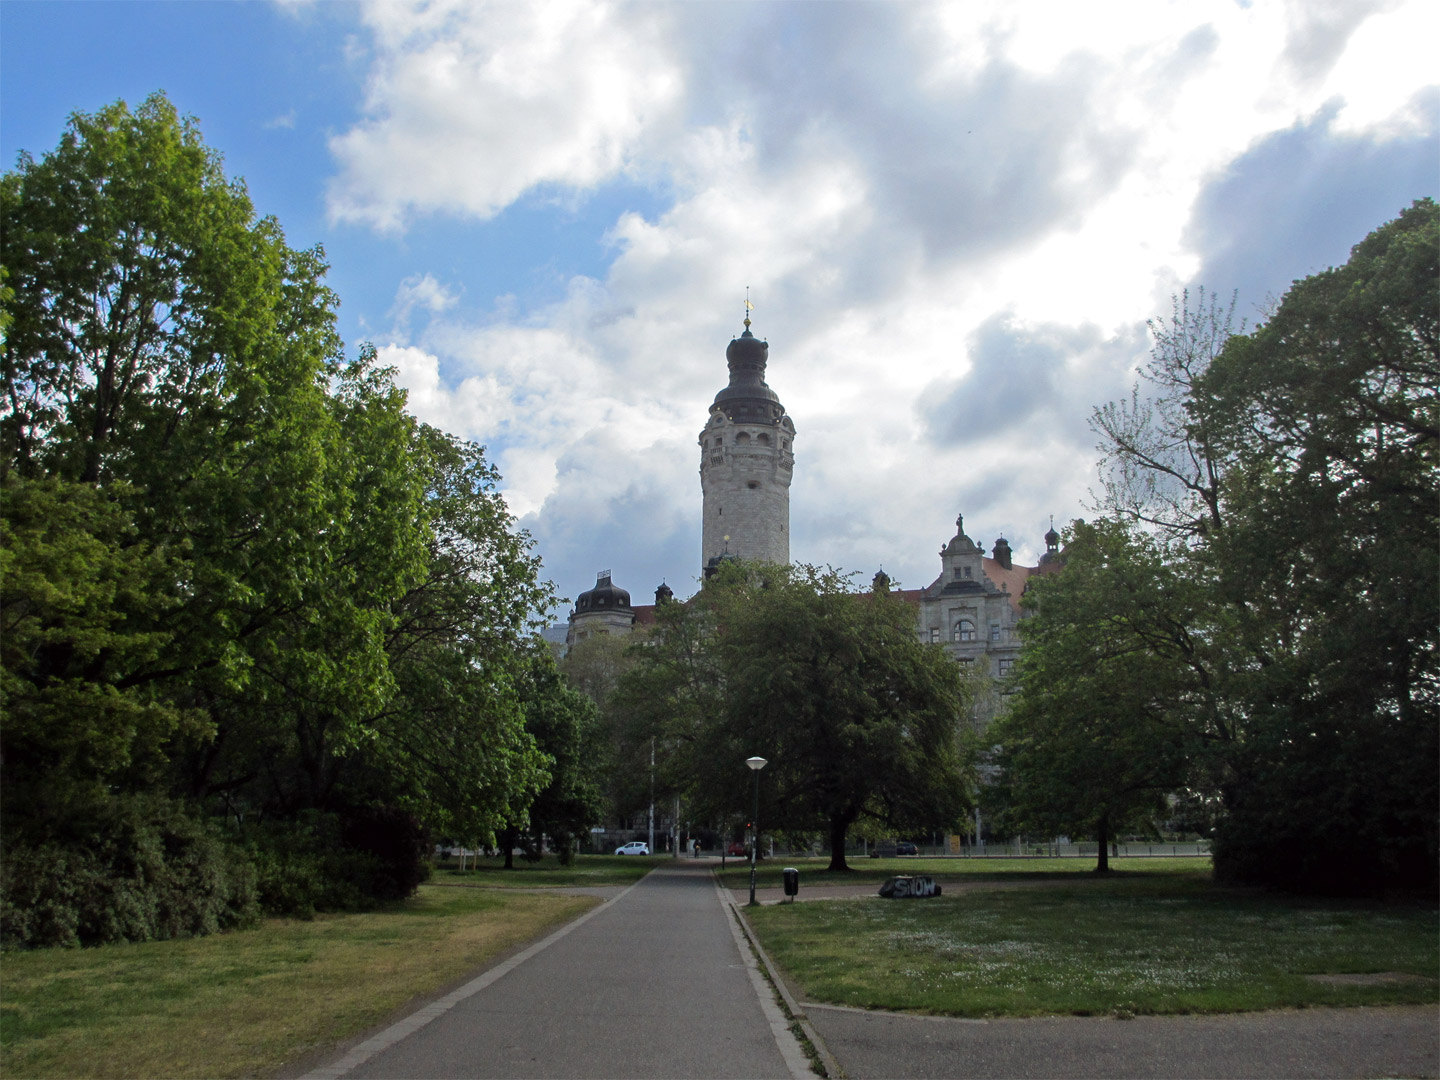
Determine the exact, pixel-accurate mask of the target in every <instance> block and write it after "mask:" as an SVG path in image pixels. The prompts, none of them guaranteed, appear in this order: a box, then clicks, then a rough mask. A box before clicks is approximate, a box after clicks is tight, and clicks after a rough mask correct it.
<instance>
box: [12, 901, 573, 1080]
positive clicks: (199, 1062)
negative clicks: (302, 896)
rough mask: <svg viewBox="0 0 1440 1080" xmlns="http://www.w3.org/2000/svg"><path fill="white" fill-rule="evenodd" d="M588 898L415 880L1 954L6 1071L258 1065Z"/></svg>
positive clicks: (355, 1029)
mask: <svg viewBox="0 0 1440 1080" xmlns="http://www.w3.org/2000/svg"><path fill="white" fill-rule="evenodd" d="M596 902H597V901H596V900H594V899H593V898H591V897H585V896H563V895H544V894H534V893H513V892H511V893H507V892H502V891H499V890H492V889H448V888H437V887H434V886H422V887H421V889H420V891H419V894H418V895H417V896H416V897H415V898H414V899H413V900H410V901H407V902H406V903H404V904H400V905H396V906H395V907H393V908H391V909H388V910H385V911H379V912H370V913H367V914H361V915H331V916H323V915H322V916H320V917H318V918H316V919H315V920H314V921H312V922H300V921H294V920H283V919H270V920H267V921H266V922H265V923H264V924H262V925H261V926H260V927H259V928H257V929H255V930H247V931H240V932H236V933H230V934H217V935H214V936H211V937H203V938H191V939H188V940H184V941H155V942H146V943H144V944H139V945H107V946H103V947H101V948H96V949H45V950H39V951H35V952H18V953H17V952H10V953H5V954H4V955H3V956H0V972H3V995H0V1076H6V1077H50V1076H55V1077H81V1076H103V1077H130V1076H138V1077H172V1076H174V1077H193V1076H217V1077H221V1076H254V1075H257V1074H264V1073H268V1072H273V1071H275V1070H276V1069H278V1068H280V1067H281V1066H282V1065H284V1064H285V1063H286V1062H289V1061H293V1060H294V1059H296V1058H297V1057H299V1056H301V1055H303V1054H306V1053H310V1052H315V1051H323V1050H324V1049H325V1048H327V1047H330V1046H334V1045H336V1044H338V1043H340V1042H341V1041H343V1040H345V1039H346V1038H349V1037H351V1036H353V1035H355V1034H358V1033H360V1032H362V1031H365V1030H366V1029H367V1028H370V1027H373V1026H374V1025H376V1024H378V1023H380V1022H381V1021H383V1020H385V1019H386V1018H387V1017H389V1016H390V1015H392V1014H393V1013H394V1012H395V1011H396V1010H397V1009H399V1008H401V1007H402V1006H404V1005H405V1004H406V1003H407V1002H409V1001H411V1000H412V999H413V998H415V997H417V996H422V995H426V994H431V993H434V992H435V991H437V990H439V989H440V988H441V987H444V986H446V985H447V984H449V983H452V982H454V981H455V980H457V979H459V978H461V977H462V976H464V975H466V974H468V973H470V972H472V971H475V970H476V969H478V968H481V967H483V966H484V965H485V963H486V962H487V961H489V960H491V959H492V958H494V957H496V956H498V955H500V954H501V953H504V952H505V951H507V950H509V949H512V948H514V947H515V946H517V945H520V944H522V943H524V942H526V941H529V940H532V939H534V938H536V937H539V936H540V935H542V934H544V933H545V932H547V931H548V930H550V929H552V928H553V927H556V926H558V925H560V924H562V923H565V922H568V921H569V920H570V919H573V918H575V917H577V916H578V915H580V914H581V913H582V912H584V911H585V910H586V909H588V908H589V907H591V906H593V905H594V904H595V903H596Z"/></svg>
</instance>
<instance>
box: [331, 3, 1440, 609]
mask: <svg viewBox="0 0 1440 1080" xmlns="http://www.w3.org/2000/svg"><path fill="white" fill-rule="evenodd" d="M1426 7H1427V5H1424V4H1420V3H1402V4H1392V5H1388V6H1384V7H1381V6H1377V5H1330V6H1326V5H1323V4H1322V5H1320V6H1318V7H1317V6H1315V5H1311V4H1306V5H1300V4H1295V5H1292V6H1290V7H1285V6H1282V5H1274V4H1267V5H1250V6H1242V5H1236V4H1233V3H1218V2H1217V3H1206V4H1193V5H1159V4H1154V3H1153V2H1150V0H1143V2H1137V3H1134V4H1129V5H1114V6H1111V7H1107V9H1106V10H1107V12H1110V16H1109V17H1103V18H1102V17H1097V15H1096V12H1095V10H1094V9H1093V8H1086V7H1083V6H1076V5H1073V4H1069V5H1066V4H1055V5H1040V6H1033V5H1025V6H1023V7H1017V6H1015V5H1004V4H998V3H997V4H993V5H982V4H977V5H969V4H967V5H954V4H948V3H936V4H919V3H917V4H906V5H889V4H850V5H845V6H843V7H839V8H837V7H834V6H829V5H797V4H785V5H780V4H727V5H685V6H681V5H641V6H617V5H611V4H588V5H587V4H564V5H556V6H551V5H508V4H502V5H497V6H488V5H472V4H468V3H460V2H458V0H455V2H435V3H424V4H419V3H416V4H376V5H374V6H369V7H367V8H366V9H365V12H366V14H365V28H366V33H367V35H368V37H367V38H366V39H365V43H364V45H365V48H366V49H367V50H368V56H369V59H368V63H369V65H370V69H369V81H368V89H367V97H366V101H365V106H364V113H363V116H362V117H361V118H360V119H359V120H358V121H357V123H356V124H355V125H354V126H353V127H352V128H351V129H350V130H349V131H346V132H343V133H341V134H340V135H338V136H336V138H335V140H334V141H333V143H332V149H333V151H334V153H335V157H336V163H337V174H336V176H335V178H334V183H333V185H332V187H331V191H330V198H331V209H332V213H333V214H334V215H335V216H336V217H337V218H339V219H341V220H344V221H350V222H355V223H360V224H364V225H368V226H372V227H374V228H376V229H380V230H387V229H388V230H396V229H401V228H403V227H404V226H405V224H406V223H407V222H409V221H411V220H412V219H414V218H415V217H417V216H418V215H422V214H447V215H451V216H453V217H454V218H455V219H456V220H465V221H469V222H484V221H486V220H488V219H490V218H492V217H493V216H494V215H496V214H497V213H500V212H502V211H503V210H504V209H505V208H506V207H509V206H513V205H515V204H516V202H517V200H528V202H527V205H533V204H534V202H535V200H537V199H538V200H541V201H543V200H544V199H546V198H551V197H554V196H556V195H557V194H565V195H566V196H567V197H571V198H575V199H584V198H585V197H586V196H587V194H591V193H594V192H596V191H600V190H604V189H605V186H606V185H607V184H611V183H613V182H614V181H615V179H616V178H617V177H622V176H623V177H625V178H626V179H627V182H631V183H635V184H639V185H642V186H644V187H645V188H646V189H647V190H648V191H650V192H651V193H652V194H654V196H655V205H656V206H658V208H651V209H645V210H643V211H642V210H639V209H629V210H621V211H619V212H617V213H616V214H615V216H614V218H613V220H610V221H607V222H606V227H605V231H604V234H603V236H597V237H596V238H595V240H596V242H597V243H603V244H604V245H606V250H607V251H608V256H609V258H608V263H607V264H606V266H605V267H604V269H603V270H601V271H599V272H597V273H595V274H594V275H593V276H588V277H576V278H573V279H572V280H570V281H569V282H568V284H567V286H566V288H565V289H564V294H563V296H561V297H560V298H559V299H558V300H557V299H553V298H550V299H548V300H547V301H546V302H544V303H543V304H530V305H527V304H525V303H520V302H517V303H516V304H514V305H513V306H512V307H507V308H501V309H496V308H492V309H491V310H489V311H482V310H477V309H475V308H474V307H473V306H468V303H469V302H468V301H467V295H466V293H465V290H464V284H463V282H459V281H454V280H453V275H451V274H449V273H445V274H442V273H441V272H440V270H438V269H437V270H436V271H435V273H434V274H420V275H418V276H416V277H413V278H410V279H408V280H406V281H405V282H402V283H400V284H399V286H398V291H397V294H396V302H395V307H394V310H393V311H392V312H391V318H392V320H393V324H394V332H393V334H392V335H391V341H390V343H389V344H388V345H387V346H386V347H385V348H383V349H382V350H381V355H382V358H384V359H386V360H387V362H390V363H393V364H394V365H395V366H396V367H397V370H399V372H400V377H401V381H402V382H403V383H404V385H406V386H407V387H408V388H409V390H410V394H411V404H412V408H414V409H415V410H416V411H417V413H418V414H420V415H422V416H424V417H426V418H427V419H431V422H434V423H439V424H441V425H442V426H445V427H447V428H448V429H450V430H453V431H456V432H457V433H459V434H462V435H466V436H467V437H471V438H474V439H477V440H478V441H481V442H484V443H486V444H488V445H489V446H490V447H491V449H492V455H493V456H494V458H495V459H496V461H497V463H498V464H499V465H500V467H501V470H502V472H503V473H504V475H505V477H506V489H507V496H508V497H509V498H510V500H511V504H512V506H513V507H514V508H515V510H516V512H517V513H519V514H520V515H521V516H522V519H523V521H524V522H525V524H526V526H527V527H528V528H529V529H530V530H531V531H532V533H533V534H534V536H535V537H536V538H537V542H538V543H539V545H540V552H541V554H542V556H543V557H544V558H545V559H546V562H547V565H548V566H549V568H550V571H551V573H552V574H554V576H555V577H556V579H557V580H558V581H559V582H560V583H561V590H562V592H566V593H568V594H570V595H573V594H574V593H575V592H577V591H579V590H580V589H583V588H586V587H588V585H589V583H590V581H592V580H593V572H594V571H595V570H597V569H601V568H604V567H607V566H609V567H612V568H613V569H614V570H615V572H616V580H617V581H619V582H620V583H621V584H622V585H624V586H625V587H627V588H630V589H631V590H632V592H634V593H635V594H636V596H637V599H638V598H640V597H641V596H642V595H644V594H646V593H648V590H649V589H651V588H653V587H654V585H655V584H657V583H658V582H659V580H660V579H661V578H662V577H663V578H667V579H668V580H669V581H670V583H671V584H672V586H674V587H675V588H676V589H677V592H681V593H683V592H684V591H685V590H684V589H682V588H681V583H682V582H686V581H689V580H691V579H692V578H693V577H694V575H695V574H696V573H698V571H699V566H698V558H699V555H698V516H699V484H698V480H697V477H696V474H695V468H696V465H697V451H696V449H695V437H696V433H697V432H698V431H699V428H700V426H701V424H702V423H703V421H704V418H705V409H706V406H707V405H708V403H709V400H710V398H711V397H712V396H713V395H714V393H715V392H716V391H717V390H718V389H719V388H720V387H721V385H723V383H724V380H725V367H724V349H725V345H726V343H727V342H728V340H729V339H730V337H731V336H732V335H733V334H734V333H737V332H738V330H739V321H740V318H741V314H742V311H741V306H740V303H741V298H742V295H743V289H744V287H745V286H746V285H749V286H751V287H752V294H751V295H752V297H753V298H754V300H755V302H756V311H755V319H756V323H755V330H756V332H757V333H758V334H761V335H762V336H767V337H768V338H769V339H770V341H771V344H772V349H771V363H770V370H769V374H768V378H769V382H770V385H771V386H772V387H773V388H774V389H775V390H776V391H777V393H779V394H780V396H781V398H782V400H783V401H784V402H785V404H786V405H787V407H788V408H789V411H790V413H791V415H792V417H793V418H794V420H795V423H796V425H797V428H798V435H797V439H796V474H795V482H794V487H793V488H792V493H791V494H792V552H793V554H794V556H795V557H796V558H797V559H802V560H804V561H811V562H829V563H834V564H837V565H842V566H847V567H857V568H860V569H863V570H864V571H865V573H866V575H867V576H868V574H869V573H871V572H873V570H874V569H875V568H876V567H877V566H879V565H884V566H885V568H886V569H887V571H888V572H890V573H891V574H892V575H893V576H895V577H897V578H899V579H902V580H904V581H905V582H906V583H907V584H911V585H917V584H923V583H924V582H926V581H928V580H930V578H931V577H933V575H934V572H935V567H936V566H937V565H938V563H936V560H935V557H934V555H933V554H932V552H933V551H934V548H935V547H938V546H939V545H940V544H942V543H943V542H944V541H945V540H946V539H948V537H949V535H950V534H951V531H952V529H953V526H952V524H951V523H952V522H953V520H954V517H955V514H956V512H957V511H963V512H964V513H965V516H966V521H967V527H973V530H974V531H972V535H973V536H975V537H976V538H977V539H981V538H983V542H984V543H986V544H987V545H988V544H989V543H991V542H993V540H994V538H995V537H996V536H998V535H1000V534H1001V533H1003V534H1005V535H1006V536H1007V537H1008V538H1009V539H1010V540H1011V542H1012V544H1013V545H1014V546H1015V548H1016V551H1017V556H1018V557H1020V558H1022V560H1023V559H1024V558H1033V557H1035V556H1036V555H1038V554H1039V552H1040V550H1042V549H1043V547H1042V544H1041V541H1040V537H1041V535H1042V534H1043V532H1044V530H1045V528H1046V527H1047V525H1048V520H1049V516H1050V515H1051V514H1054V515H1055V518H1056V520H1057V521H1058V522H1064V521H1066V520H1068V519H1069V518H1070V517H1072V516H1075V515H1076V514H1079V513H1080V512H1081V511H1082V506H1083V504H1084V501H1085V500H1086V498H1087V495H1088V492H1089V490H1090V488H1091V487H1092V486H1093V485H1094V460H1095V457H1096V453H1095V451H1094V449H1093V446H1092V443H1093V437H1092V436H1091V434H1090V433H1089V431H1088V428H1087V425H1086V419H1087V417H1088V415H1089V412H1090V409H1091V407H1092V406H1094V405H1096V404H1100V403H1103V402H1105V401H1107V400H1110V399H1112V398H1115V397H1118V396H1120V395H1122V394H1124V393H1125V392H1126V391H1127V390H1128V387H1129V385H1130V383H1131V381H1132V380H1133V378H1134V372H1135V368H1136V366H1137V364H1138V363H1139V362H1140V361H1142V360H1143V358H1144V356H1145V354H1146V349H1147V343H1146V339H1145V334H1144V329H1143V327H1144V320H1145V319H1146V318H1147V317H1149V316H1151V315H1153V314H1155V313H1156V312H1159V311H1164V310H1166V308H1167V304H1168V295H1169V294H1170V293H1171V292H1174V291H1178V290H1179V289H1180V288H1182V287H1183V286H1184V285H1185V284H1187V283H1188V282H1191V281H1194V280H1196V278H1197V275H1198V276H1199V280H1202V281H1204V282H1205V283H1206V284H1207V285H1209V286H1211V287H1212V288H1216V289H1221V290H1228V289H1229V288H1232V287H1240V288H1242V289H1243V290H1244V291H1246V292H1247V293H1253V294H1255V295H1257V296H1263V295H1264V293H1265V292H1267V291H1278V290H1279V289H1283V287H1284V285H1285V284H1286V283H1287V282H1288V281H1289V280H1290V278H1291V277H1294V276H1298V275H1300V274H1304V273H1309V272H1311V271H1312V270H1313V269H1316V268H1317V265H1316V261H1317V260H1320V261H1321V262H1323V263H1324V264H1327V265H1328V263H1329V262H1334V261H1338V260H1339V259H1342V258H1343V257H1344V252H1345V250H1347V249H1348V247H1349V245H1350V244H1353V243H1355V242H1356V241H1358V240H1359V239H1360V238H1361V237H1362V236H1363V235H1364V233H1365V232H1367V231H1368V230H1369V229H1371V228H1374V227H1375V226H1376V225H1378V224H1379V223H1380V222H1381V221H1382V220H1384V219H1385V218H1387V217H1389V216H1392V215H1393V214H1394V213H1395V212H1396V211H1398V210H1399V209H1400V207H1401V206H1402V205H1404V204H1405V203H1406V202H1408V201H1409V198H1412V197H1414V196H1416V195H1421V194H1425V193H1427V192H1428V191H1433V190H1434V188H1435V182H1434V179H1433V175H1432V176H1429V177H1426V176H1425V175H1423V174H1422V167H1424V165H1425V163H1426V161H1427V156H1428V163H1429V166H1430V167H1431V168H1430V172H1431V173H1432V174H1433V162H1434V160H1435V142H1434V137H1435V136H1434V130H1433V124H1432V125H1431V126H1430V127H1426V126H1425V124H1423V123H1419V122H1418V121H1416V120H1415V119H1414V117H1415V115H1417V114H1423V113H1424V112H1425V109H1426V108H1427V107H1428V109H1429V110H1430V112H1431V114H1432V115H1433V112H1434V98H1433V97H1431V98H1424V97H1423V94H1424V93H1426V92H1427V91H1424V87H1426V86H1429V85H1430V84H1431V83H1433V82H1434V80H1433V78H1432V77H1431V76H1429V75H1422V74H1419V72H1420V71H1421V68H1420V66H1419V65H1418V63H1417V62H1415V61H1413V60H1407V59H1403V57H1406V56H1409V55H1410V54H1411V52H1412V51H1413V50H1410V49H1409V46H1408V45H1404V46H1401V47H1399V49H1398V52H1399V54H1400V55H1401V56H1402V61H1401V62H1400V63H1399V64H1398V65H1397V67H1398V68H1399V70H1400V71H1401V72H1402V74H1401V75H1399V76H1396V77H1394V78H1388V77H1387V78H1386V79H1383V80H1381V81H1382V82H1384V85H1385V89H1384V93H1380V92H1379V91H1376V90H1374V89H1373V87H1372V83H1374V82H1375V80H1374V79H1370V78H1366V77H1364V73H1365V72H1366V71H1367V68H1366V67H1365V65H1364V63H1363V60H1364V58H1365V57H1367V56H1373V55H1374V53H1375V48H1376V45H1375V43H1376V42H1377V41H1381V40H1388V39H1387V37H1386V35H1390V36H1391V37H1393V36H1394V35H1395V34H1396V33H1398V32H1399V30H1401V29H1404V30H1405V31H1406V33H1407V35H1416V34H1417V29H1418V28H1419V27H1420V26H1421V24H1422V23H1423V22H1424V20H1425V18H1427V16H1425V15H1424V14H1423V12H1424V9H1425V8H1426ZM1417 13H1418V14H1417ZM1417 36H1418V35H1417ZM1431 40H1433V38H1432V39H1431ZM1417 90H1419V91H1420V92H1421V93H1422V97H1421V98H1416V96H1415V95H1416V93H1417ZM1430 92H1431V93H1433V91H1430ZM1427 102H1428V105H1427ZM1387 103H1388V104H1387ZM1396 117H1402V118H1406V119H1405V123H1404V124H1403V125H1399V126H1397V124H1398V121H1397V120H1396ZM1417 124H1418V126H1417ZM1410 187H1416V188H1419V189H1420V190H1415V191H1413V192H1407V191H1405V190H1404V189H1407V188H1410ZM1391 204H1393V205H1391ZM476 227H481V226H476ZM1332 252H1333V254H1332ZM442 278H444V279H446V282H447V283H446V284H441V279H442ZM487 302H488V300H487ZM421 314H423V315H424V316H425V318H424V319H423V320H421V319H419V318H418V316H419V315H421ZM422 322H423V325H421V324H422ZM931 545H934V547H932V546H931Z"/></svg>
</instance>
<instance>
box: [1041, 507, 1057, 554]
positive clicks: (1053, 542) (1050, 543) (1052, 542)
mask: <svg viewBox="0 0 1440 1080" xmlns="http://www.w3.org/2000/svg"><path fill="white" fill-rule="evenodd" d="M1059 558H1060V534H1059V533H1058V532H1056V531H1055V518H1054V517H1053V516H1052V517H1051V518H1050V528H1049V529H1048V530H1046V533H1045V554H1044V555H1041V556H1040V565H1041V566H1044V565H1046V564H1047V563H1052V562H1055V561H1056V560H1057V559H1059Z"/></svg>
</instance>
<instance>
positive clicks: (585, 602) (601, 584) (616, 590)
mask: <svg viewBox="0 0 1440 1080" xmlns="http://www.w3.org/2000/svg"><path fill="white" fill-rule="evenodd" d="M631 610H632V609H631V607H630V594H629V593H628V592H626V591H625V590H624V589H622V588H620V586H618V585H616V584H614V583H613V582H612V581H611V580H610V571H609V570H601V571H600V572H599V573H598V574H596V575H595V587H594V588H593V589H588V590H586V591H585V592H583V593H581V594H580V595H579V597H578V598H577V599H576V600H575V614H576V615H585V614H588V613H590V612H592V611H620V612H629V611H631Z"/></svg>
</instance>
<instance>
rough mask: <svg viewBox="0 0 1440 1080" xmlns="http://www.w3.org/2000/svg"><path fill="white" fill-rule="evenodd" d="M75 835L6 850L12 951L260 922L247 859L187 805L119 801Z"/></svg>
mask: <svg viewBox="0 0 1440 1080" xmlns="http://www.w3.org/2000/svg"><path fill="white" fill-rule="evenodd" d="M82 821H83V822H84V827H81V822H82ZM72 829H73V830H74V834H73V835H71V836H69V837H65V838H58V837H57V838H54V839H51V840H48V841H45V842H43V843H39V844H33V845H32V844H27V843H24V842H20V843H16V842H11V843H8V844H7V845H6V848H5V854H4V858H3V860H0V944H3V946H4V947H5V948H36V947H42V946H51V945H62V946H70V947H73V946H77V945H103V944H107V943H111V942H121V941H149V940H152V939H167V938H178V937H190V936H193V935H198V934H210V933H214V932H215V931H217V930H225V929H230V928H232V927H237V926H243V925H247V924H248V923H250V922H252V921H253V920H254V918H255V916H256V914H257V909H256V903H255V873H254V870H253V869H252V867H251V866H250V864H249V861H248V860H247V859H246V858H245V855H244V853H243V852H241V851H239V850H237V849H235V848H234V847H233V846H231V845H229V844H227V843H225V842H224V841H223V840H222V839H221V838H220V837H219V836H218V835H216V833H215V831H214V828H213V826H212V825H211V824H210V823H209V822H206V821H205V820H203V819H201V818H199V817H198V816H195V815H194V814H193V813H192V812H190V811H189V810H188V808H186V807H183V806H181V805H179V804H177V803H174V802H172V801H170V800H167V799H161V798H158V797H153V796H151V797H116V798H113V799H109V800H106V801H105V802H104V803H103V804H99V805H95V806H92V807H90V808H89V813H87V814H85V815H83V817H82V818H80V819H79V820H77V821H76V822H74V823H72Z"/></svg>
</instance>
